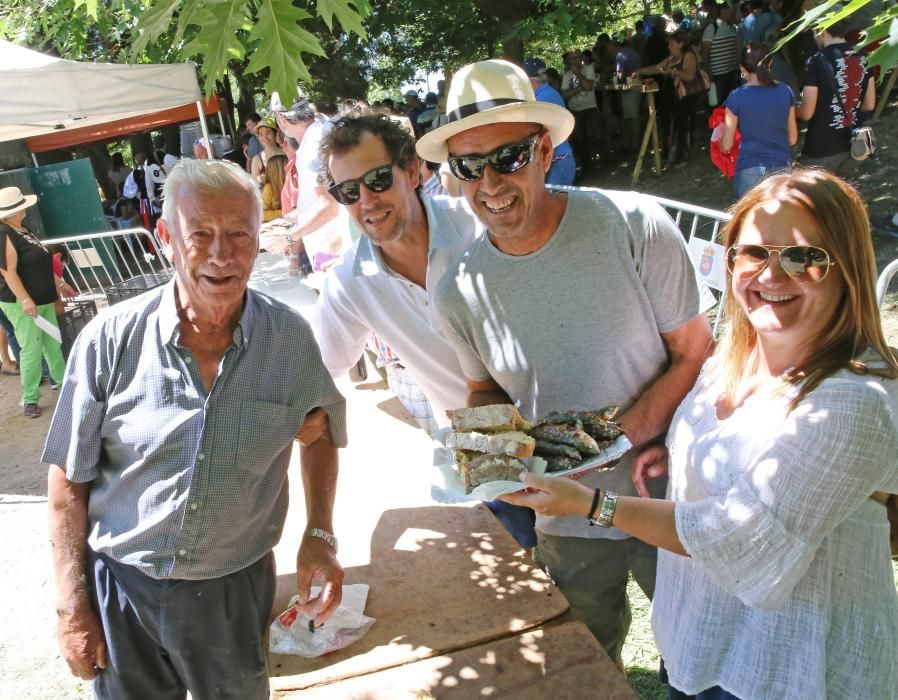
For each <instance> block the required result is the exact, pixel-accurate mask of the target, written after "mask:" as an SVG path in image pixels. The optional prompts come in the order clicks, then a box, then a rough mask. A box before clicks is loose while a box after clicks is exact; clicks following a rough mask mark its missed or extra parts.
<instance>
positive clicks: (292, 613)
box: [278, 605, 299, 627]
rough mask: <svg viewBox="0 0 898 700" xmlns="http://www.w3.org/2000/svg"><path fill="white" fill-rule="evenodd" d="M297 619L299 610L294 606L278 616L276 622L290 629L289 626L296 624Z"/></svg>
mask: <svg viewBox="0 0 898 700" xmlns="http://www.w3.org/2000/svg"><path fill="white" fill-rule="evenodd" d="M297 617H299V608H298V607H297V606H295V605H294V606H293V607H292V608H288V609H287V610H285V611H284V612H282V613H281V614H280V616H278V622H280V623H281V624H282V625H283V626H284V627H290V625H292V624H293V623H294V622H296V618H297Z"/></svg>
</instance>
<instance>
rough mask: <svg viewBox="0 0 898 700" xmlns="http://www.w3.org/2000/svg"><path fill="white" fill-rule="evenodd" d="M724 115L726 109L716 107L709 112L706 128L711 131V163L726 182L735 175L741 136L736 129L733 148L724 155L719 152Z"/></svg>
mask: <svg viewBox="0 0 898 700" xmlns="http://www.w3.org/2000/svg"><path fill="white" fill-rule="evenodd" d="M725 114H726V107H718V108H717V109H715V110H714V111H713V112H711V116H710V117H708V128H710V129H712V130H713V131H712V132H711V147H710V154H711V162H712V163H714V165H715V166H717V169H718V170H720V172H722V173H723V174H724V176H725V177H726V178H727V180H732V179H733V175H735V174H736V159H737V158H738V157H739V146H740V144H741V143H742V136H741V135H740V134H739V130H738V129H737V130H736V136H735V139H734V140H733V147H732V148H731V149H730V151H729V153H724V152H723V151H721V150H720V139H721V138H723V128H724V121H725Z"/></svg>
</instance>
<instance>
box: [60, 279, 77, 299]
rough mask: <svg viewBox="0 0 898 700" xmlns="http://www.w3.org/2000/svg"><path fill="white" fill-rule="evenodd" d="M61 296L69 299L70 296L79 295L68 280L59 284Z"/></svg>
mask: <svg viewBox="0 0 898 700" xmlns="http://www.w3.org/2000/svg"><path fill="white" fill-rule="evenodd" d="M59 296H61V297H62V298H63V299H68V298H70V297H76V296H78V292H76V291H75V290H74V289H73V288H72V285H70V284H69V283H68V282H63V283H62V284H61V285H59Z"/></svg>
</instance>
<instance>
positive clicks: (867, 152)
mask: <svg viewBox="0 0 898 700" xmlns="http://www.w3.org/2000/svg"><path fill="white" fill-rule="evenodd" d="M818 55H819V56H820V58H819V60H818V63H822V64H823V72H824V73H826V76H827V77H828V78H829V86H830V87H831V88H832V91H833V94H834V95H835V96H836V99H837V100H838V101H839V107H841V108H842V113H843V114H845V113H847V111H846V109H845V103H844V102H843V101H842V96H841V95H840V94H839V86H838V85H836V76H835V74H834V73H833V67H832V66H831V65H830V64H829V61H827V60H826V58H825V57H824V56H823V54H822V53H821V54H818ZM856 122H857V120H855V124H856ZM848 150H849V151H850V153H851V157H852V158H854V159H855V160H867V158H870V157H871V156H873V155H875V154H876V135H875V134H874V133H873V127H872V126H857V125H855V127H854V128H853V129H852V130H851V140H850V141H849V142H848Z"/></svg>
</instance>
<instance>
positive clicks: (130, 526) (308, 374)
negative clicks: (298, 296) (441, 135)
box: [43, 160, 346, 700]
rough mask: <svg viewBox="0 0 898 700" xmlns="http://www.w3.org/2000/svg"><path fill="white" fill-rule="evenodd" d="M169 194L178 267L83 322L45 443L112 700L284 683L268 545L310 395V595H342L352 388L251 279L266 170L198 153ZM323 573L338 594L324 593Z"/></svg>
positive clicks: (87, 625)
mask: <svg viewBox="0 0 898 700" xmlns="http://www.w3.org/2000/svg"><path fill="white" fill-rule="evenodd" d="M164 195H165V199H164V206H163V212H162V219H161V220H160V222H159V227H158V231H159V235H160V238H161V240H162V242H163V244H164V246H165V252H166V254H167V255H168V256H169V257H170V259H171V260H172V261H173V263H174V266H175V270H176V275H175V279H174V280H173V282H172V283H171V284H168V285H165V286H164V287H161V288H159V289H158V290H154V291H151V292H148V293H147V294H144V295H142V296H140V297H138V298H136V299H134V300H132V301H130V302H125V303H122V304H119V305H117V306H115V307H113V308H112V309H111V310H110V312H109V313H107V314H105V315H102V316H101V317H99V318H97V319H96V320H95V321H93V322H92V323H91V324H90V325H89V326H88V327H87V328H85V329H84V331H82V333H81V334H80V336H79V337H78V340H77V342H76V343H75V347H74V348H73V351H72V356H71V359H70V361H69V367H68V371H67V374H66V378H65V382H64V385H63V390H62V394H61V396H60V400H59V404H58V406H57V410H56V414H55V415H54V416H53V422H52V425H51V427H50V432H49V435H48V438H47V444H46V447H45V449H44V454H43V461H44V462H47V463H49V464H51V465H52V466H51V467H50V470H49V511H50V540H51V545H52V549H53V560H54V567H55V574H56V586H57V603H56V605H57V613H58V618H59V619H58V637H59V643H60V648H61V651H62V654H63V657H64V658H65V660H66V661H67V662H68V664H69V666H70V668H71V670H72V672H73V673H74V674H75V675H77V676H79V677H81V678H84V679H89V678H93V679H94V682H93V685H94V693H95V695H96V696H97V697H100V698H116V699H119V698H184V697H185V696H186V693H187V691H188V690H189V691H190V693H191V695H192V697H193V698H195V699H196V700H203V699H205V698H240V699H241V700H243V699H248V698H267V697H268V693H269V687H268V674H267V669H266V665H265V651H264V647H263V638H264V634H265V630H266V626H267V622H268V617H269V614H270V612H271V606H272V601H273V597H274V590H275V572H274V559H273V555H272V551H271V550H272V548H273V547H274V545H275V544H276V543H277V541H278V539H279V538H280V535H281V531H282V528H283V525H284V518H285V516H286V513H287V498H288V491H287V467H288V464H289V461H290V452H291V447H292V443H293V439H294V436H295V435H296V434H297V430H298V429H299V428H300V425H301V424H302V423H303V421H304V419H305V418H306V416H307V414H309V413H310V412H316V413H317V414H318V415H319V416H322V419H321V420H320V421H319V428H318V430H317V432H315V431H313V438H314V439H309V440H304V439H303V438H304V436H300V442H301V444H302V448H301V453H300V455H301V463H302V477H303V484H304V487H305V488H304V490H305V499H306V504H305V505H306V512H307V519H308V520H307V522H308V527H309V529H308V530H306V532H305V535H304V537H303V540H302V544H301V546H300V549H299V553H298V556H297V585H298V593H299V596H300V600H301V601H304V605H303V608H304V611H305V612H306V613H307V614H308V615H309V616H310V617H313V618H314V619H315V622H316V623H319V624H320V623H322V622H323V621H324V620H325V619H326V618H327V617H328V616H329V615H330V614H331V613H332V612H333V611H334V610H335V609H336V607H337V605H338V604H339V601H340V594H341V590H342V581H343V570H342V569H341V568H340V565H339V564H338V562H337V559H336V539H335V538H334V536H333V535H332V534H331V532H332V529H333V528H332V523H331V517H332V510H333V502H334V490H335V485H336V480H337V448H338V447H341V446H343V445H344V444H345V441H346V436H345V415H344V414H345V404H344V401H343V398H342V396H340V394H339V392H338V391H337V389H336V388H335V386H334V384H333V382H332V381H331V378H330V375H329V374H328V372H327V370H326V369H325V367H324V365H323V364H322V361H321V357H320V355H319V352H318V347H317V345H316V344H315V341H314V339H313V336H312V333H311V331H310V330H309V327H308V326H307V324H306V323H305V321H303V320H302V319H301V318H300V317H299V316H298V315H297V314H296V313H294V312H293V311H292V310H290V309H289V308H287V307H286V306H284V305H282V304H280V303H279V302H277V301H274V300H272V299H270V298H268V297H265V296H263V295H261V294H258V293H256V292H254V291H252V290H250V289H248V288H247V281H248V279H249V276H250V273H251V271H252V267H253V262H254V260H255V257H256V253H257V251H258V231H259V224H260V221H261V214H262V202H261V198H260V196H259V192H258V189H257V188H256V186H255V183H254V182H253V181H252V179H251V178H250V177H249V176H248V175H247V174H246V173H244V172H243V171H241V170H240V169H239V168H237V167H236V166H234V165H233V164H231V163H227V162H223V161H193V160H183V161H181V162H180V163H179V164H178V165H177V166H175V168H174V169H173V170H172V173H171V175H170V176H169V178H168V179H167V181H166V183H165V191H164ZM316 409H319V410H317V411H316ZM322 411H323V413H322ZM325 414H326V418H327V420H326V421H325V420H324V419H323V416H324V415H325ZM309 420H311V419H309ZM312 583H318V584H321V585H322V592H321V595H320V596H318V597H317V598H316V599H313V600H309V592H310V586H311V584H312Z"/></svg>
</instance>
